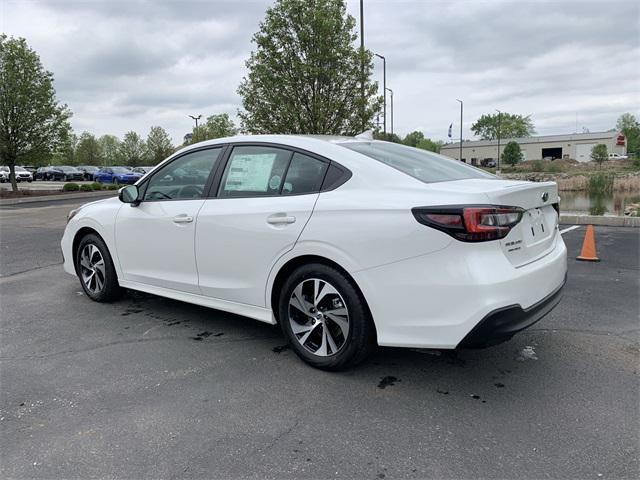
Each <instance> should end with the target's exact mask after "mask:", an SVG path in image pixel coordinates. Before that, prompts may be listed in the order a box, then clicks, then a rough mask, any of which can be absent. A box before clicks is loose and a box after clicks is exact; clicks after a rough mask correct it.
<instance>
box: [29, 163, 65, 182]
mask: <svg viewBox="0 0 640 480" xmlns="http://www.w3.org/2000/svg"><path fill="white" fill-rule="evenodd" d="M62 176H63V173H62V172H61V171H60V170H56V169H55V168H53V167H51V166H49V167H40V168H38V169H37V170H36V173H35V175H34V176H33V179H34V180H45V181H47V180H62Z"/></svg>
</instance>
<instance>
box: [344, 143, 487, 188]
mask: <svg viewBox="0 0 640 480" xmlns="http://www.w3.org/2000/svg"><path fill="white" fill-rule="evenodd" d="M338 145H341V146H343V147H345V148H348V149H349V150H353V151H355V152H358V153H361V154H363V155H366V156H367V157H371V158H373V159H375V160H378V161H379V162H382V163H384V164H386V165H389V166H390V167H393V168H395V169H397V170H400V171H401V172H403V173H406V174H407V175H410V176H412V177H414V178H417V179H418V180H421V181H423V182H425V183H432V182H445V181H450V180H465V179H468V178H493V179H495V178H496V177H495V176H494V175H491V174H490V173H487V172H485V171H483V170H480V169H478V168H474V167H471V166H469V165H466V164H464V163H461V162H459V161H457V160H454V159H452V158H449V157H445V156H444V155H439V154H437V153H433V152H429V151H427V150H421V149H419V148H413V147H407V146H404V145H398V144H396V143H390V142H375V141H374V142H344V143H339V144H338Z"/></svg>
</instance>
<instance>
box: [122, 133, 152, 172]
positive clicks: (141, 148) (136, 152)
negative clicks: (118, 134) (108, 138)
mask: <svg viewBox="0 0 640 480" xmlns="http://www.w3.org/2000/svg"><path fill="white" fill-rule="evenodd" d="M120 155H121V156H122V159H123V160H124V162H125V164H126V165H129V166H131V167H137V166H139V165H145V164H146V163H147V162H148V152H147V146H146V144H145V142H144V140H142V138H141V137H140V135H138V134H137V133H136V132H127V133H125V134H124V138H123V139H122V143H121V144H120Z"/></svg>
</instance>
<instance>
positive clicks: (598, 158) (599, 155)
mask: <svg viewBox="0 0 640 480" xmlns="http://www.w3.org/2000/svg"><path fill="white" fill-rule="evenodd" d="M607 158H609V152H608V151H607V146H606V145H605V144H604V143H599V144H598V145H596V146H595V147H593V148H592V149H591V159H592V160H593V161H594V162H596V163H597V164H598V165H602V162H604V161H605V160H607Z"/></svg>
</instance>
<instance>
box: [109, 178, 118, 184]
mask: <svg viewBox="0 0 640 480" xmlns="http://www.w3.org/2000/svg"><path fill="white" fill-rule="evenodd" d="M111 183H113V184H114V185H118V179H117V178H115V177H114V178H113V180H111Z"/></svg>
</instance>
